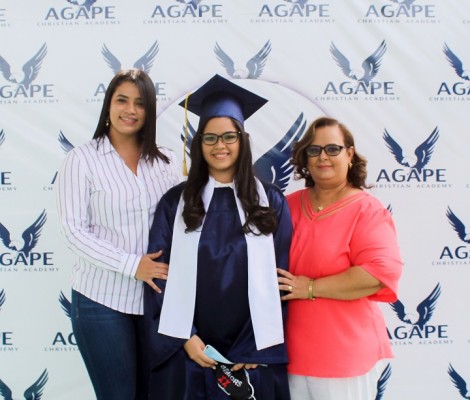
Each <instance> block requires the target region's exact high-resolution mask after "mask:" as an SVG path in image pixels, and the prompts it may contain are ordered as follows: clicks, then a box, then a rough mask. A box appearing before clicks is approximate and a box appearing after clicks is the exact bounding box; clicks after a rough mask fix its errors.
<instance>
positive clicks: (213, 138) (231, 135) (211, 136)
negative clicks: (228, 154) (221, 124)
mask: <svg viewBox="0 0 470 400" xmlns="http://www.w3.org/2000/svg"><path fill="white" fill-rule="evenodd" d="M239 136H240V132H224V133H222V134H221V135H217V134H216V133H203V134H202V135H201V138H202V143H204V144H206V145H208V146H213V145H214V144H216V143H217V142H218V141H219V139H221V140H222V142H224V143H225V144H233V143H235V142H236V141H237V140H238V137H239Z"/></svg>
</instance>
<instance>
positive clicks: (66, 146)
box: [58, 131, 74, 154]
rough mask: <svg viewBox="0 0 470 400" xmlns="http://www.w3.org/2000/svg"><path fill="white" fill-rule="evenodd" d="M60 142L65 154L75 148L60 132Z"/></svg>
mask: <svg viewBox="0 0 470 400" xmlns="http://www.w3.org/2000/svg"><path fill="white" fill-rule="evenodd" d="M58 140H59V144H60V147H61V149H62V151H63V152H64V153H65V154H67V153H68V152H69V151H70V150H72V149H73V148H74V145H73V144H72V143H70V142H69V140H68V139H67V138H66V137H65V135H64V134H63V132H62V131H60V134H59V138H58Z"/></svg>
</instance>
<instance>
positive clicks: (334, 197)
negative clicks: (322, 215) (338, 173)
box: [316, 184, 348, 212]
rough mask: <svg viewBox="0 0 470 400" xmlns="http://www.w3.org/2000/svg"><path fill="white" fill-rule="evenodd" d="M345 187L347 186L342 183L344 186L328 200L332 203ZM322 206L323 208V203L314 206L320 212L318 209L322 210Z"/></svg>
mask: <svg viewBox="0 0 470 400" xmlns="http://www.w3.org/2000/svg"><path fill="white" fill-rule="evenodd" d="M347 187H348V185H347V184H346V185H344V186H343V187H342V188H341V189H340V190H339V191H338V193H336V194H335V195H334V196H333V198H332V201H331V202H330V204H333V203H334V202H335V201H336V200H337V199H338V197H339V195H340V194H341V192H342V191H343V190H344V189H346V188H347ZM324 208H325V207H324V206H323V204H320V205H319V206H317V207H316V210H317V212H320V211H323V209H324Z"/></svg>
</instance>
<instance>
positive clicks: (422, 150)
mask: <svg viewBox="0 0 470 400" xmlns="http://www.w3.org/2000/svg"><path fill="white" fill-rule="evenodd" d="M383 139H384V140H385V143H386V145H387V147H388V149H389V150H390V152H391V153H392V154H393V156H394V157H395V160H396V161H397V162H398V164H400V165H403V166H404V167H409V168H414V169H416V170H417V171H418V172H419V173H421V172H422V170H423V168H424V167H425V166H426V165H427V163H428V162H429V160H430V159H431V155H432V153H433V151H434V146H435V145H436V142H437V139H439V129H438V127H437V126H436V128H434V130H433V131H432V133H431V134H430V135H429V137H428V138H427V139H426V140H425V141H424V142H423V143H421V144H420V145H419V146H418V147H417V148H416V150H415V156H416V162H415V163H414V164H413V165H411V164H410V161H409V160H410V157H406V156H405V155H404V154H403V150H402V148H401V147H400V145H399V144H398V143H397V142H396V141H395V139H393V138H392V136H391V135H390V134H389V133H388V132H387V130H386V129H385V130H384V134H383Z"/></svg>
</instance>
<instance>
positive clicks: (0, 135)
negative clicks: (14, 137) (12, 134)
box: [0, 129, 5, 146]
mask: <svg viewBox="0 0 470 400" xmlns="http://www.w3.org/2000/svg"><path fill="white" fill-rule="evenodd" d="M4 141H5V132H4V131H3V129H2V130H1V131H0V146H1V145H2V144H3V142H4Z"/></svg>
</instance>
